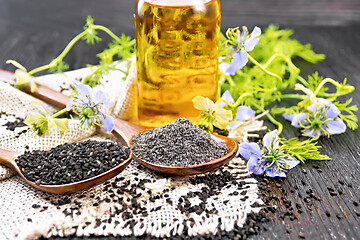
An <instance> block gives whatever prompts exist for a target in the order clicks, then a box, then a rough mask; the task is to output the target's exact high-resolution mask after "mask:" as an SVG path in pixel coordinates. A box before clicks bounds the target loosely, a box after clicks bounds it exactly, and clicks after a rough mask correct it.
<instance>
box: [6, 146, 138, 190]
mask: <svg viewBox="0 0 360 240" xmlns="http://www.w3.org/2000/svg"><path fill="white" fill-rule="evenodd" d="M20 155H22V153H19V152H12V151H8V150H4V149H0V164H3V165H5V166H7V167H9V168H11V169H13V170H15V171H16V172H17V173H18V174H19V175H20V176H21V177H22V178H23V179H24V180H25V181H26V182H27V183H28V184H30V185H31V186H33V187H35V188H37V189H40V190H41V191H44V192H49V193H59V194H65V193H72V192H77V191H80V190H85V189H88V188H91V187H93V186H95V185H98V184H100V183H103V182H106V181H107V180H109V179H110V178H113V177H115V176H116V175H118V174H119V173H120V172H122V171H123V170H124V169H125V168H126V167H127V166H128V165H129V163H130V162H131V159H132V157H133V154H132V152H131V151H130V156H129V157H128V158H127V159H125V160H124V161H123V162H121V163H120V164H118V165H117V166H115V167H113V168H112V169H110V170H108V171H106V172H103V173H101V174H99V175H97V176H95V177H92V178H88V179H85V180H82V181H78V182H74V183H68V184H61V185H42V184H36V183H34V182H33V181H30V180H28V179H27V178H26V177H25V176H24V174H23V173H22V172H21V170H20V168H19V166H18V165H17V163H16V161H15V160H16V158H17V157H19V156H20Z"/></svg>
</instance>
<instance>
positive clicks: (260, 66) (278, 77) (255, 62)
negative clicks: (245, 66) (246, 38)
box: [247, 53, 282, 82]
mask: <svg viewBox="0 0 360 240" xmlns="http://www.w3.org/2000/svg"><path fill="white" fill-rule="evenodd" d="M247 55H248V58H249V59H250V61H251V62H252V63H254V64H255V65H256V66H258V67H259V68H260V69H261V70H263V71H264V72H266V73H267V74H269V75H270V76H273V77H275V78H277V79H279V80H280V81H281V82H282V78H281V77H280V76H279V75H277V74H275V73H272V72H270V71H268V70H267V69H266V68H264V67H263V66H262V65H261V64H260V63H259V62H258V61H256V60H255V59H254V58H253V57H251V56H250V54H249V53H248V54H247Z"/></svg>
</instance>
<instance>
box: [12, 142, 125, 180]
mask: <svg viewBox="0 0 360 240" xmlns="http://www.w3.org/2000/svg"><path fill="white" fill-rule="evenodd" d="M129 155H130V150H129V149H128V148H126V147H124V146H123V145H121V144H120V143H117V142H108V141H101V142H99V141H93V140H87V141H84V142H79V143H71V144H68V143H66V144H63V145H59V146H57V147H56V148H52V149H51V150H49V151H40V150H35V151H32V152H29V151H26V152H25V153H24V154H23V155H21V156H19V157H18V158H17V159H16V162H17V164H18V166H19V168H20V170H21V172H22V173H23V174H24V176H25V177H26V178H27V179H29V180H31V181H33V182H35V183H36V184H44V185H58V184H67V183H73V182H78V181H81V180H85V179H88V178H92V177H95V176H97V175H99V174H101V173H103V172H106V171H107V170H109V169H111V168H113V167H115V166H116V165H118V164H120V163H121V162H123V161H124V160H125V159H127V158H128V157H129Z"/></svg>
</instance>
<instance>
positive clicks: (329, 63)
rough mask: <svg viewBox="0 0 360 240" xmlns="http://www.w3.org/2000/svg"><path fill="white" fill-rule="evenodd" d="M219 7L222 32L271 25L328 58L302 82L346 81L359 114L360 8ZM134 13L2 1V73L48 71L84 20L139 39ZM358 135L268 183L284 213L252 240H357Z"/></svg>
mask: <svg viewBox="0 0 360 240" xmlns="http://www.w3.org/2000/svg"><path fill="white" fill-rule="evenodd" d="M221 4H222V14H223V17H222V30H223V31H224V30H226V29H227V28H228V27H235V26H239V25H240V26H242V25H247V26H248V27H249V28H250V29H252V28H253V26H255V25H258V26H260V27H266V26H267V25H268V24H271V23H274V24H279V25H280V26H281V27H283V28H284V27H287V28H292V29H294V30H295V34H294V38H296V39H298V40H300V41H301V42H302V43H311V44H312V45H313V48H314V49H315V51H316V52H320V53H325V54H326V56H327V59H326V60H325V61H324V62H322V63H320V64H317V65H316V66H313V65H306V64H304V65H303V66H301V68H302V75H303V76H304V77H305V76H306V75H307V74H308V73H312V72H314V71H318V72H319V73H320V74H321V75H323V76H324V77H331V78H334V79H336V80H339V81H342V80H343V79H344V78H345V77H346V78H347V79H348V82H349V83H351V84H352V85H354V86H355V88H356V91H355V92H354V93H353V94H352V97H353V103H354V104H357V105H358V106H360V94H359V89H360V1H359V0H332V1H330V0H318V1H310V0H300V1H296V2H294V1H285V0H277V1H265V0H263V1H262V0H253V1H239V0H221ZM134 5H135V1H134V0H102V1H96V0H76V1H70V0H63V1H56V0H46V1H44V0H43V1H41V0H32V1H28V0H15V1H14V0H0V6H1V7H0V68H2V69H6V70H10V71H14V68H13V67H12V66H9V65H6V64H5V61H6V60H7V59H15V60H17V61H19V62H20V63H22V64H23V65H24V66H25V67H26V68H28V69H33V68H35V67H37V66H40V65H44V64H46V63H49V62H50V61H51V59H52V58H53V57H54V56H57V55H58V54H59V53H60V52H61V50H62V49H63V48H64V46H65V45H66V44H67V43H68V41H69V40H70V39H71V38H72V37H73V36H75V35H76V34H77V33H79V32H80V31H81V29H82V27H83V25H84V21H85V19H86V16H87V15H92V16H93V17H94V18H95V22H96V23H98V24H102V25H105V26H108V27H109V28H110V29H112V30H113V31H114V32H116V33H117V34H120V33H126V34H127V35H131V36H132V37H134V26H133V9H134ZM105 39H106V38H105ZM105 46H106V41H103V42H102V43H100V44H98V45H95V46H90V47H89V46H87V45H85V44H79V45H77V46H76V47H75V48H74V50H73V51H72V52H71V53H70V54H69V56H67V57H66V59H65V62H67V63H68V64H69V65H70V68H71V69H77V68H80V67H84V66H85V65H86V64H88V63H90V64H95V63H96V62H97V59H96V57H95V55H96V53H98V52H99V51H100V50H101V49H103V48H104V47H105ZM358 116H359V114H358ZM284 124H285V125H284V126H285V130H284V133H283V136H284V137H294V136H298V134H299V132H298V131H297V130H296V129H294V128H292V127H291V126H290V124H289V123H287V122H284ZM269 126H271V125H269ZM359 133H360V131H359V130H356V131H351V130H349V129H348V130H347V131H346V133H344V134H342V135H339V136H338V135H336V136H333V137H331V139H327V138H322V139H321V140H320V144H321V145H322V146H323V148H322V153H324V154H327V155H329V156H331V157H332V158H333V160H332V161H329V162H310V163H307V164H305V165H302V166H301V167H298V168H296V169H294V170H292V171H291V172H290V173H289V174H288V177H287V178H286V179H282V180H276V181H270V182H269V183H264V184H270V186H271V189H272V190H271V191H270V193H266V192H264V193H266V194H265V195H267V199H270V200H269V204H271V205H275V206H278V208H279V211H276V213H275V214H272V213H271V214H272V215H269V216H271V218H272V220H271V221H270V222H269V223H265V224H264V227H265V228H266V229H267V231H265V230H262V231H261V232H260V234H259V235H255V236H251V238H254V239H275V238H278V239H298V238H299V237H303V236H304V237H306V238H307V239H359V238H360V206H359V204H360V202H359V201H360V137H359ZM269 196H270V198H269ZM271 196H275V197H274V198H273V197H271ZM288 200H291V202H292V203H293V204H294V203H298V204H299V205H301V207H302V210H303V213H301V214H300V213H299V212H298V211H296V219H290V217H288V216H286V211H287V209H286V206H287V201H288ZM293 207H294V208H295V207H296V206H293ZM269 214H270V213H269ZM299 234H300V235H299ZM104 239H106V238H104Z"/></svg>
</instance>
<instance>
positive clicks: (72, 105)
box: [66, 84, 115, 133]
mask: <svg viewBox="0 0 360 240" xmlns="http://www.w3.org/2000/svg"><path fill="white" fill-rule="evenodd" d="M74 93H75V94H74V95H73V96H72V97H71V98H70V99H69V101H68V103H67V104H66V109H67V110H68V111H70V110H73V111H74V112H75V113H76V114H78V115H79V116H80V121H81V123H82V124H86V125H87V126H92V125H98V126H101V127H103V128H104V129H105V130H106V132H107V133H110V132H111V131H112V130H113V129H114V126H115V123H114V122H115V121H114V118H113V117H112V116H110V115H108V114H106V113H104V112H102V111H101V110H100V107H101V106H102V105H105V106H111V105H113V104H114V103H113V102H112V101H111V100H110V99H109V98H108V97H107V96H106V94H105V93H104V92H102V91H97V92H96V94H94V93H93V90H92V88H91V87H90V86H89V85H85V84H79V85H77V86H76V87H75V91H74Z"/></svg>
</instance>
